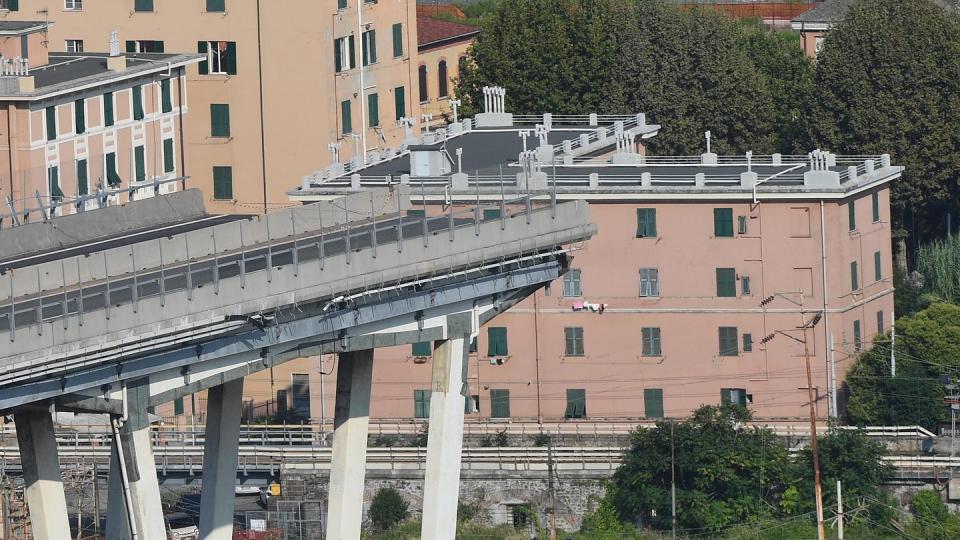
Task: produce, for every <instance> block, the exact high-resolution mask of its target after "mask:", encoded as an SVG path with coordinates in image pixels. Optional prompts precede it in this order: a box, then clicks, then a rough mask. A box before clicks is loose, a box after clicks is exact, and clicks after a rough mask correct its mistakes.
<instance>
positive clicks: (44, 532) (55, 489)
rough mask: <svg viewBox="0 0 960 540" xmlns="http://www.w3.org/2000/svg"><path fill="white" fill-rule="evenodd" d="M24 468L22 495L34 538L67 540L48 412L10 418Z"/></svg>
mask: <svg viewBox="0 0 960 540" xmlns="http://www.w3.org/2000/svg"><path fill="white" fill-rule="evenodd" d="M13 419H14V422H15V423H16V426H17V442H18V444H19V445H20V461H21V463H22V465H23V481H24V484H25V486H26V487H25V489H24V494H25V498H26V500H27V507H28V508H29V509H30V523H31V527H32V529H33V535H34V537H36V538H50V539H54V540H56V539H69V538H70V523H69V521H68V518H67V499H66V497H65V496H64V494H63V479H62V478H61V476H60V460H59V458H58V455H57V439H56V436H55V435H54V431H53V418H52V416H51V415H50V411H49V410H47V411H23V412H17V413H14V415H13Z"/></svg>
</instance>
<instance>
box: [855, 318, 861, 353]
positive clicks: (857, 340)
mask: <svg viewBox="0 0 960 540" xmlns="http://www.w3.org/2000/svg"><path fill="white" fill-rule="evenodd" d="M862 349H863V338H862V337H861V336H860V321H853V350H854V352H860V351H861V350H862Z"/></svg>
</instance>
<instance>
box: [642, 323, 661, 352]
mask: <svg viewBox="0 0 960 540" xmlns="http://www.w3.org/2000/svg"><path fill="white" fill-rule="evenodd" d="M640 337H641V339H642V340H643V345H642V347H641V352H642V354H643V356H663V354H662V353H661V351H660V329H659V328H641V329H640Z"/></svg>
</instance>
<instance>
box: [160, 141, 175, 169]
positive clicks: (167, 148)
mask: <svg viewBox="0 0 960 540" xmlns="http://www.w3.org/2000/svg"><path fill="white" fill-rule="evenodd" d="M175 169H176V158H175V156H174V155H173V139H164V140H163V172H164V173H172V172H173V171H174V170H175Z"/></svg>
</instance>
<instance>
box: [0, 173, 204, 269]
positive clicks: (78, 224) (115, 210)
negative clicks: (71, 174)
mask: <svg viewBox="0 0 960 540" xmlns="http://www.w3.org/2000/svg"><path fill="white" fill-rule="evenodd" d="M204 215H206V210H205V209H204V207H203V194H202V193H200V190H198V189H188V190H186V191H178V192H176V193H171V194H169V195H163V196H160V197H150V198H148V199H141V200H139V201H134V202H130V203H127V204H123V205H118V206H107V207H105V208H100V209H97V210H88V211H86V212H81V213H78V214H71V215H69V216H63V217H58V218H56V219H52V220H50V221H47V222H45V223H44V222H38V223H28V224H26V225H21V226H19V227H13V228H10V229H4V230H3V231H0V260H2V259H10V258H14V257H22V256H25V255H31V254H34V253H40V252H43V251H49V250H54V249H62V248H67V247H72V246H76V245H79V244H83V243H85V242H91V241H94V240H102V239H105V238H110V237H115V236H120V235H123V234H129V233H132V232H137V231H142V230H145V229H149V228H152V227H158V226H161V225H169V224H173V223H179V222H183V221H189V220H192V219H196V218H199V217H202V216H204Z"/></svg>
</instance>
